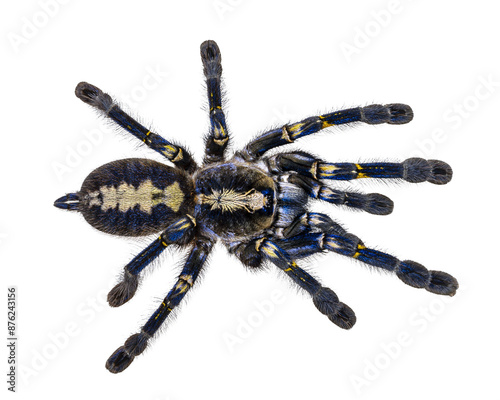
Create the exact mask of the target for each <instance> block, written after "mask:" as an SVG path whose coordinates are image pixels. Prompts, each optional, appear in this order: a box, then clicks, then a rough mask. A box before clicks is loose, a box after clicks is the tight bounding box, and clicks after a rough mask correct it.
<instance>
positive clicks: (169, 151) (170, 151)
mask: <svg viewBox="0 0 500 400" xmlns="http://www.w3.org/2000/svg"><path fill="white" fill-rule="evenodd" d="M163 149H164V150H163V151H162V153H163V154H165V156H166V157H167V158H168V159H171V158H172V157H173V156H174V154H175V153H176V151H177V147H175V146H171V145H169V144H167V145H165V146H164V147H163Z"/></svg>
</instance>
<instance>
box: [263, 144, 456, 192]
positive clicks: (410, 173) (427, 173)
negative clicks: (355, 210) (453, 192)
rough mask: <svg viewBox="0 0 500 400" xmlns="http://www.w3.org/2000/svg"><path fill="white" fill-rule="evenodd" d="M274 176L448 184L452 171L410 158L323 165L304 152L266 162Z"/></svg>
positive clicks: (442, 164)
mask: <svg viewBox="0 0 500 400" xmlns="http://www.w3.org/2000/svg"><path fill="white" fill-rule="evenodd" d="M268 164H269V166H270V167H271V168H272V169H273V170H274V171H275V172H277V173H280V172H285V171H294V172H297V173H299V174H300V175H304V176H307V177H309V178H313V179H333V180H351V179H360V178H380V179H404V180H405V181H407V182H411V183H418V182H425V181H427V182H431V183H434V184H437V185H443V184H446V183H448V182H449V181H450V180H451V178H452V175H453V171H452V169H451V167H450V166H449V165H448V164H447V163H445V162H443V161H440V160H424V159H423V158H409V159H407V160H405V161H403V162H401V163H389V162H374V163H364V164H354V163H345V162H343V163H335V164H332V163H326V162H323V160H321V159H318V158H316V157H314V156H312V155H311V154H308V153H305V152H293V153H282V154H277V155H275V156H273V157H270V158H269V159H268Z"/></svg>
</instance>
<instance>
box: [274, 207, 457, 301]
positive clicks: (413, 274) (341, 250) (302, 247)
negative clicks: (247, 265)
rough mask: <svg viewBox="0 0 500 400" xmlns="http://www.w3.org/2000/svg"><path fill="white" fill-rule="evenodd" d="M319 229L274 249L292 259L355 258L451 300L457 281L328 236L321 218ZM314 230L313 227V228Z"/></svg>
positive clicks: (348, 238) (355, 241)
mask: <svg viewBox="0 0 500 400" xmlns="http://www.w3.org/2000/svg"><path fill="white" fill-rule="evenodd" d="M322 219H323V221H322V225H321V226H320V225H319V224H318V225H316V226H317V227H319V228H320V230H322V231H323V232H319V233H313V232H312V231H311V229H308V230H306V231H305V232H304V233H300V234H298V235H296V236H293V237H290V238H286V239H282V240H280V241H278V242H277V245H278V246H280V247H281V248H284V249H285V251H286V252H287V253H288V254H290V256H291V257H293V258H296V259H297V258H302V257H307V256H310V255H312V254H315V253H318V252H322V251H333V252H335V253H338V254H342V255H344V256H347V257H352V258H355V259H357V260H359V261H361V262H364V263H365V264H369V265H372V266H374V267H377V268H381V269H383V270H385V271H388V272H393V273H395V274H396V275H397V276H398V278H399V279H401V280H402V281H403V282H404V283H406V284H407V285H410V286H413V287H416V288H424V289H426V290H427V291H429V292H432V293H435V294H442V295H448V296H453V295H454V294H455V293H456V291H457V289H458V282H457V280H456V279H455V278H454V277H453V276H451V275H449V274H447V273H446V272H442V271H429V270H428V269H427V268H425V267H424V266H423V265H421V264H419V263H417V262H415V261H410V260H405V261H400V260H398V259H397V258H396V257H394V256H392V255H390V254H387V253H384V252H381V251H378V250H375V249H370V248H368V247H366V246H365V245H364V244H363V242H362V241H361V240H360V239H359V238H358V237H357V236H355V235H352V234H350V233H345V234H338V233H330V232H328V230H327V229H324V220H325V219H329V217H327V216H323V218H322ZM332 223H333V224H334V229H335V230H338V228H337V226H339V225H338V224H336V223H334V222H333V221H332ZM313 227H314V224H313Z"/></svg>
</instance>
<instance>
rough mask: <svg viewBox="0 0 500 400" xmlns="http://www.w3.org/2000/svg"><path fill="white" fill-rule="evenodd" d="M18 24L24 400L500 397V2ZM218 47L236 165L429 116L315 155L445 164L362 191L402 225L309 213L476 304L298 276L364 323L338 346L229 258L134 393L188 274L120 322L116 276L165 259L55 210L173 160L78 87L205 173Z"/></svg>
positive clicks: (7, 101)
mask: <svg viewBox="0 0 500 400" xmlns="http://www.w3.org/2000/svg"><path fill="white" fill-rule="evenodd" d="M3 4H4V5H3V6H2V8H3V9H2V11H1V12H0V15H1V17H0V18H1V21H2V30H3V41H2V44H1V46H2V47H1V52H2V63H1V67H0V68H1V69H2V73H1V75H0V76H1V79H2V86H1V93H2V95H1V102H2V110H3V117H2V131H1V140H2V146H1V152H2V155H1V159H0V162H1V171H2V180H1V182H2V189H1V192H2V196H1V197H0V199H1V200H0V201H1V204H0V206H1V208H0V209H1V210H2V216H1V220H0V234H1V243H0V247H1V256H2V262H1V265H2V282H3V283H2V291H4V295H2V296H0V297H1V298H3V299H4V300H3V303H4V305H3V308H4V311H2V315H4V317H3V318H5V315H6V308H7V304H6V300H5V299H6V287H7V286H8V285H15V286H17V288H18V321H17V322H18V336H19V342H18V363H19V365H18V369H19V370H18V386H17V390H18V392H19V397H18V398H23V399H24V398H30V399H33V398H35V395H36V396H37V398H51V399H67V398H71V399H88V398H106V397H111V396H112V397H113V398H118V399H120V398H126V399H129V398H138V397H139V396H140V398H141V399H144V400H148V399H174V400H184V399H201V398H217V399H234V398H238V399H272V398H278V397H279V398H284V399H305V398H322V399H326V398H332V399H333V398H342V399H347V398H357V397H361V398H384V399H387V400H388V399H396V398H405V399H408V400H409V399H421V398H431V399H434V398H451V397H453V396H460V397H461V398H465V397H472V396H474V397H487V398H493V397H496V396H498V385H497V381H498V364H497V363H498V357H499V347H498V340H497V339H498V333H499V332H498V322H497V320H498V307H497V304H498V296H497V294H496V293H497V285H498V278H499V276H500V273H499V268H498V267H499V265H498V261H497V259H496V253H497V248H496V246H497V245H498V234H497V231H496V230H494V226H495V224H497V223H498V212H497V199H498V196H496V195H495V194H494V192H493V191H492V190H493V186H494V185H495V184H496V180H497V169H498V168H497V167H496V165H493V164H494V163H496V161H495V157H496V155H497V152H498V145H499V140H498V137H499V128H498V118H497V115H498V109H499V106H500V95H499V92H500V70H499V67H500V57H499V51H498V37H499V34H500V32H499V27H498V13H497V12H496V11H495V10H494V9H493V8H492V6H491V5H492V4H494V3H493V2H490V1H480V0H476V1H474V2H457V1H440V2H436V1H430V0H420V1H409V0H400V1H397V0H394V1H392V2H388V1H378V0H377V1H358V2H345V1H342V2H341V1H309V2H307V4H306V2H304V1H272V2H270V1H249V0H247V1H245V0H210V1H190V2H180V1H176V2H166V1H165V2H159V1H143V2H141V3H140V4H139V2H133V1H108V2H99V1H86V2H83V1H76V0H73V1H66V2H64V4H63V2H62V1H60V2H55V0H52V1H49V0H41V1H34V0H30V1H24V2H17V3H15V4H14V3H11V4H9V6H8V9H5V8H6V7H5V2H4V3H3ZM464 4H466V5H464ZM206 39H214V40H216V41H217V42H218V44H219V46H220V48H221V51H222V58H223V68H224V80H225V88H226V91H227V99H228V101H227V104H226V116H227V120H228V124H229V127H230V130H231V133H232V135H233V136H232V145H233V146H232V148H233V149H234V148H237V147H239V146H242V145H243V144H244V143H245V142H247V141H248V140H249V139H250V138H251V137H253V135H255V134H256V133H258V132H260V131H263V130H265V129H266V128H268V127H270V126H277V125H280V124H282V123H284V122H290V121H296V120H300V119H302V118H305V117H307V116H310V115H314V114H316V113H318V112H326V111H332V110H334V109H339V108H343V107H351V106H355V105H367V104H370V103H382V104H384V103H391V102H401V103H407V104H410V105H411V106H412V108H413V110H414V112H415V118H414V120H413V121H412V122H411V123H410V124H408V125H403V126H389V125H380V126H376V127H372V126H366V125H359V126H357V127H356V128H352V129H345V130H341V131H339V130H337V131H335V130H330V131H328V132H327V133H322V134H320V135H317V136H316V137H309V138H307V139H304V140H303V141H301V142H300V146H302V148H304V149H307V150H309V151H312V152H315V153H317V154H318V155H320V156H321V157H322V158H324V159H326V160H329V161H366V160H373V159H384V160H398V159H399V160H403V159H405V158H408V157H411V156H415V155H419V156H422V157H425V158H429V159H433V158H436V159H442V160H446V161H447V162H448V163H450V165H452V167H453V170H454V177H453V180H452V181H451V183H450V184H448V185H446V186H435V185H431V184H429V183H423V184H419V185H411V184H408V183H401V184H393V183H389V184H387V183H386V182H382V183H381V182H368V181H366V180H365V181H363V182H352V183H349V184H347V185H346V186H348V187H350V188H360V190H362V191H365V192H378V191H380V192H381V193H384V194H386V195H388V196H389V197H391V198H392V199H393V200H394V202H395V209H394V212H393V213H392V214H391V215H389V216H385V217H381V216H374V215H369V214H366V213H356V212H352V211H348V210H344V209H338V208H336V207H335V206H331V205H315V206H314V208H315V209H317V210H322V211H325V212H328V213H329V214H330V215H331V216H332V217H333V218H334V219H336V220H338V221H341V222H343V224H344V225H345V226H346V227H347V228H348V229H349V230H350V231H351V232H353V233H356V234H357V235H358V236H360V237H361V238H362V239H363V240H364V242H365V243H366V244H367V245H368V246H374V247H376V248H379V249H382V250H385V251H390V252H391V253H392V254H394V255H396V256H398V257H399V258H400V259H411V260H415V261H418V262H420V263H422V264H424V265H425V266H427V267H428V268H429V269H438V270H445V271H447V272H449V273H451V274H453V275H454V276H456V277H457V279H458V280H459V282H460V285H461V286H460V289H459V291H458V293H457V295H456V296H455V297H453V298H448V297H447V298H444V297H440V296H437V295H433V294H431V293H429V292H426V291H424V290H417V289H413V288H410V287H409V286H406V285H404V284H403V283H402V282H401V281H400V280H399V279H397V278H396V277H395V276H390V275H388V274H380V273H378V272H377V271H373V270H371V269H369V268H366V267H365V266H363V265H361V264H360V263H357V262H354V261H352V260H349V259H346V258H343V257H341V256H338V255H335V254H327V255H324V256H321V257H318V258H315V259H313V260H309V261H308V262H301V265H303V266H306V267H307V269H308V270H309V271H314V272H313V273H314V275H315V276H317V277H319V278H320V279H321V281H322V282H323V283H324V285H326V286H329V287H331V288H332V289H333V290H334V291H335V292H336V293H337V294H338V295H339V297H340V298H341V300H342V301H344V302H345V303H347V304H348V305H350V306H351V307H352V308H353V309H354V310H355V312H356V314H357V318H358V322H357V323H356V325H355V327H354V328H353V329H352V330H350V331H343V330H341V329H339V328H337V327H336V326H335V325H334V324H332V323H331V322H329V321H328V319H327V318H326V317H324V316H323V315H321V314H320V313H319V312H318V311H317V310H316V308H315V307H314V306H313V304H312V302H311V300H310V299H309V298H308V297H307V296H306V295H304V294H302V293H298V291H297V290H295V288H294V287H293V286H292V285H291V284H290V283H289V281H288V280H287V279H286V277H282V276H281V275H280V274H279V273H277V272H276V271H274V269H273V268H270V269H269V270H268V271H264V272H262V273H260V274H252V273H249V272H248V271H247V270H245V269H244V268H243V267H242V266H241V265H240V264H239V262H238V261H237V260H236V259H235V258H232V257H230V256H229V255H228V254H227V253H226V251H225V249H223V248H222V247H218V248H217V249H216V251H215V253H214V254H213V255H212V257H211V259H210V263H209V265H208V267H207V268H206V270H205V274H204V276H203V279H202V280H201V281H200V284H198V285H197V286H196V288H195V289H194V290H193V291H192V292H191V293H190V294H189V295H188V300H189V301H188V302H186V304H184V305H183V306H182V308H181V310H180V311H181V312H180V313H179V314H178V316H177V318H176V319H175V321H173V322H172V321H171V323H169V327H168V329H166V330H165V331H164V332H163V333H162V334H161V335H160V336H159V338H158V340H156V341H155V342H154V343H153V345H152V346H151V347H150V348H149V349H148V351H147V352H146V353H145V354H143V355H141V356H140V357H138V358H137V359H136V360H135V361H134V363H133V364H132V365H131V366H130V367H129V369H127V370H126V371H125V372H123V373H122V374H119V375H112V374H110V373H109V372H108V371H107V370H106V369H105V368H104V363H105V361H106V359H107V357H108V356H109V355H110V354H111V353H112V352H113V351H114V350H115V349H116V348H117V347H118V346H120V345H121V344H122V343H123V341H124V340H125V339H126V338H127V337H128V336H129V335H130V334H131V333H134V332H136V331H137V329H138V328H139V326H140V325H141V324H142V323H144V322H145V321H146V319H147V318H148V316H149V315H150V314H151V313H152V312H153V311H154V309H155V308H156V306H157V305H158V304H159V302H160V301H161V299H162V298H163V296H164V295H165V294H166V292H168V290H169V289H170V287H171V286H172V285H173V283H174V282H175V278H176V274H178V272H179V268H180V267H181V259H182V254H181V253H179V252H177V253H175V252H174V253H172V252H170V253H168V254H167V255H165V256H164V257H162V258H161V262H160V263H158V264H161V268H160V267H159V266H157V267H156V268H154V271H153V272H152V273H150V274H148V275H147V276H146V279H145V280H144V282H143V285H142V287H141V288H140V289H139V291H138V293H137V294H136V296H135V298H134V299H133V300H132V301H131V302H130V303H128V304H126V305H124V306H123V307H121V308H118V309H111V308H110V307H109V306H108V305H107V304H106V302H105V296H106V293H107V291H108V290H109V289H110V288H111V287H112V286H113V285H114V283H115V277H116V275H117V274H118V273H119V271H120V270H121V269H122V267H123V265H125V264H126V263H127V262H128V261H129V260H130V258H131V257H133V255H134V254H136V253H137V252H139V251H140V250H141V249H142V248H143V247H145V246H146V245H147V243H149V240H150V239H144V240H141V241H137V240H130V239H124V238H118V237H112V236H108V235H105V234H103V233H100V232H98V231H96V230H94V229H93V228H92V227H90V226H89V225H88V224H87V223H86V222H85V221H84V219H83V218H82V217H81V216H79V215H77V214H76V213H68V212H64V211H61V210H58V209H56V208H54V207H53V206H52V203H53V201H54V200H55V199H56V198H58V197H59V196H62V195H64V194H65V193H69V192H72V191H77V190H78V189H79V188H80V185H81V182H82V181H83V180H84V179H85V177H86V176H87V175H88V174H89V173H90V172H91V171H92V170H93V169H94V168H96V167H98V166H99V165H102V164H104V163H106V162H109V161H112V160H115V159H119V158H125V157H134V156H139V157H148V158H153V159H157V160H161V157H160V156H159V155H157V154H156V153H154V152H153V151H150V150H149V149H147V148H144V147H140V146H138V145H137V143H136V141H135V139H133V140H129V139H128V137H127V136H126V135H124V134H116V133H115V132H113V130H112V129H110V128H109V126H107V125H105V124H103V123H102V120H100V119H99V118H98V117H97V115H96V113H94V112H93V111H92V110H91V109H90V108H89V107H87V106H86V105H85V104H83V103H82V102H81V101H79V100H78V99H77V98H76V97H75V96H74V94H73V90H74V87H75V86H76V84H77V83H78V82H80V81H82V80H86V81H88V82H91V83H93V84H95V85H97V86H99V87H101V88H102V89H103V90H105V91H107V92H109V93H111V94H113V95H114V96H115V97H116V98H117V99H120V100H122V102H123V103H126V104H128V108H129V109H131V110H133V114H134V115H140V116H141V121H144V122H145V123H146V124H147V125H148V126H153V127H154V128H155V129H156V130H157V131H158V132H159V133H161V134H162V135H164V136H165V137H166V138H167V139H175V140H179V141H180V142H181V143H184V144H186V145H188V147H189V148H190V149H191V150H192V151H193V152H194V153H195V154H196V157H197V159H198V160H200V159H201V154H202V150H203V142H202V139H201V138H202V136H203V135H204V134H205V133H206V131H207V129H208V117H207V113H206V110H205V109H206V98H205V96H206V94H205V91H204V87H203V84H202V82H203V74H202V68H201V61H200V58H199V45H200V43H201V42H202V41H203V40H206ZM151 71H156V72H151ZM488 82H489V83H488ZM204 108H205V109H204ZM256 302H257V303H256ZM271 302H272V303H271ZM271 304H272V305H271ZM2 324H5V322H2ZM252 325H253V326H252ZM3 326H5V325H3ZM4 332H5V331H4ZM3 340H5V339H3ZM3 343H4V342H3ZM2 347H3V348H4V344H2ZM6 357H7V355H5V357H3V358H2V361H1V365H2V368H1V370H2V377H4V378H3V379H2V381H5V375H4V374H5V373H6V372H7V363H6ZM495 372H496V373H495ZM6 387H7V384H6V383H3V384H2V389H1V390H2V391H3V392H4V393H5V391H6ZM2 396H3V395H2Z"/></svg>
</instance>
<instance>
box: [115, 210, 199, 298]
mask: <svg viewBox="0 0 500 400" xmlns="http://www.w3.org/2000/svg"><path fill="white" fill-rule="evenodd" d="M195 226H196V223H195V220H194V218H193V217H191V216H190V215H189V216H185V217H182V218H180V219H179V220H177V221H176V222H174V223H173V224H172V225H170V226H169V227H168V228H167V229H165V231H164V232H163V233H162V234H161V235H160V236H159V237H158V239H156V240H155V241H154V242H153V243H151V244H150V245H149V246H148V247H146V248H145V249H144V250H143V251H141V252H140V253H139V254H138V255H137V256H135V257H134V258H133V259H132V261H130V262H129V263H128V264H127V265H126V266H125V268H124V271H123V275H122V280H121V281H120V282H119V283H118V284H117V285H116V286H115V287H114V288H113V289H111V291H110V292H109V294H108V303H109V305H110V306H111V307H119V306H121V305H122V304H124V303H126V302H127V301H129V300H130V299H131V298H132V297H133V296H134V294H135V292H136V290H137V286H138V285H139V274H140V273H141V271H142V270H143V269H144V268H145V267H146V266H147V265H149V264H150V263H151V262H152V261H153V260H154V259H156V258H157V257H158V256H159V255H160V254H161V253H162V252H163V250H165V249H166V248H167V247H168V246H169V245H171V244H179V245H182V244H185V243H187V242H189V240H190V239H191V238H192V235H193V231H194V227H195Z"/></svg>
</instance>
